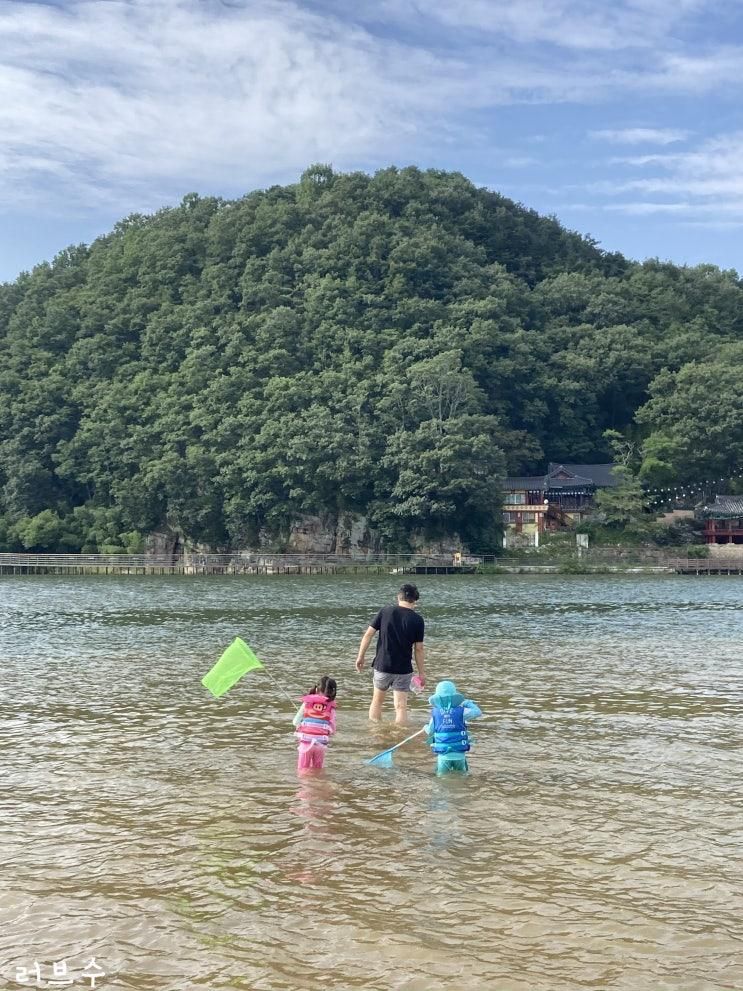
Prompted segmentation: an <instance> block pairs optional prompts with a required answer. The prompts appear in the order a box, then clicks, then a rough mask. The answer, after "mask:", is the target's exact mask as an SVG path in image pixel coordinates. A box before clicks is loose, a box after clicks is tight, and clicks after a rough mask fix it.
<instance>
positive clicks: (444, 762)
mask: <svg viewBox="0 0 743 991" xmlns="http://www.w3.org/2000/svg"><path fill="white" fill-rule="evenodd" d="M428 703H429V705H430V706H431V718H430V720H429V722H428V723H427V725H426V731H427V733H428V742H429V743H430V744H431V750H432V751H433V752H434V753H435V754H436V758H437V768H436V769H437V771H438V773H439V774H441V773H442V772H444V771H466V770H467V769H468V765H467V752H468V751H469V749H470V740H469V735H468V733H467V722H466V720H467V719H468V718H469V719H477V717H478V716H481V715H482V711H481V710H480V707H479V706H478V705H476V704H475V703H474V702H473V701H472V700H471V699H466V698H465V697H464V695H462V694H461V693H460V692H458V691H457V689H456V686H455V685H454V682H453V681H440V682H439V683H438V685H437V686H436V694H435V695H432V696H431V697H430V698H429V700H428Z"/></svg>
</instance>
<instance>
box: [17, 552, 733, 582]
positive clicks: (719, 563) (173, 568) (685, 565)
mask: <svg viewBox="0 0 743 991" xmlns="http://www.w3.org/2000/svg"><path fill="white" fill-rule="evenodd" d="M513 574H522V575H523V574H526V575H528V574H559V575H563V576H567V575H592V574H687V575H712V574H738V575H743V551H742V552H741V556H740V558H732V557H731V558H715V557H712V558H688V557H685V558H682V557H671V556H670V555H668V556H666V555H653V556H652V557H646V558H645V559H642V555H638V557H637V558H636V559H632V558H631V557H630V558H628V559H621V558H619V557H615V558H614V559H611V558H606V557H602V558H599V557H593V556H592V555H590V554H587V555H585V556H584V557H580V558H579V557H577V556H571V557H568V558H563V559H556V560H551V561H547V560H545V561H543V562H540V563H532V562H531V561H525V560H520V559H513V558H507V557H497V556H496V555H481V556H480V559H479V560H478V561H476V562H475V561H473V560H472V558H470V559H469V560H468V561H467V563H454V562H453V557H452V555H450V554H439V555H425V554H379V555H370V556H369V557H368V558H366V559H363V558H353V557H351V556H347V555H340V554H270V553H263V552H243V553H236V554H184V555H180V556H173V555H154V554H153V555H147V554H12V553H0V576H8V575H68V576H73V575H140V576H142V575H183V576H189V575H191V576H215V577H221V576H226V575H230V576H236V577H237V576H251V575H252V576H259V575H260V576H265V575H277V576H278V575H364V576H366V575H390V576H395V577H397V576H401V575H417V576H425V575H429V576H431V575H450V576H452V577H454V578H456V577H461V576H464V575H473V576H474V575H513Z"/></svg>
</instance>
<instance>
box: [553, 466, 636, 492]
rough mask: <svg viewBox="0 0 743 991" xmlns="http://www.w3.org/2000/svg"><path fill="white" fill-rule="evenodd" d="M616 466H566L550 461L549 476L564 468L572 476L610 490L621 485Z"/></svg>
mask: <svg viewBox="0 0 743 991" xmlns="http://www.w3.org/2000/svg"><path fill="white" fill-rule="evenodd" d="M615 467H616V466H615V465H613V464H608V465H566V464H562V465H561V464H558V463H557V462H556V461H550V465H549V468H548V469H547V470H548V472H549V474H552V472H554V471H558V470H559V469H560V468H564V469H565V470H566V471H569V472H570V473H571V474H572V475H580V476H582V477H583V478H589V479H590V480H591V482H593V484H594V485H596V486H597V487H598V488H600V489H604V488H610V487H612V486H614V485H619V482H620V479H619V478H617V476H616V475H615V474H614V468H615Z"/></svg>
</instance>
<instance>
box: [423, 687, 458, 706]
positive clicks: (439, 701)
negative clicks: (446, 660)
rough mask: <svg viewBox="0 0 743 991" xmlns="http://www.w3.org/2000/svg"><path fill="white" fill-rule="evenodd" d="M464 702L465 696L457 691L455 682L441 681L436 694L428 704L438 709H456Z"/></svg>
mask: <svg viewBox="0 0 743 991" xmlns="http://www.w3.org/2000/svg"><path fill="white" fill-rule="evenodd" d="M462 702H464V695H462V693H461V692H458V691H457V687H456V685H455V684H454V682H453V681H440V682H439V683H438V685H437V686H436V694H435V695H431V697H430V698H429V699H428V704H429V705H433V706H435V707H436V708H437V709H455V708H456V707H457V706H458V705H461V704H462Z"/></svg>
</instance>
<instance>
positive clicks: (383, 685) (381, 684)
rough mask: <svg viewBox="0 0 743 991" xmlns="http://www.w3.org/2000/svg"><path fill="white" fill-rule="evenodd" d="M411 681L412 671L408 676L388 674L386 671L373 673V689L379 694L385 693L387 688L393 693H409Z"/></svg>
mask: <svg viewBox="0 0 743 991" xmlns="http://www.w3.org/2000/svg"><path fill="white" fill-rule="evenodd" d="M412 679H413V672H412V671H411V672H410V674H388V672H386V671H375V672H374V687H375V688H378V689H379V690H380V691H381V692H386V691H387V690H388V689H389V688H391V689H392V690H393V691H395V692H409V691H410V682H411V681H412Z"/></svg>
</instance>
